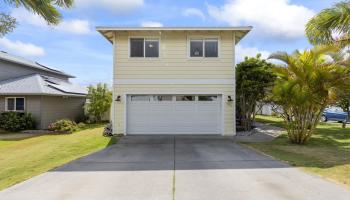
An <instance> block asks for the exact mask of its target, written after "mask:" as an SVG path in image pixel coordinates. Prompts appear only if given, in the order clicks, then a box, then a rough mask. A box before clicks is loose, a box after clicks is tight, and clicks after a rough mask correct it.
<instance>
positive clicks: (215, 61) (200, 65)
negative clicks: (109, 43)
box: [114, 31, 234, 79]
mask: <svg viewBox="0 0 350 200" xmlns="http://www.w3.org/2000/svg"><path fill="white" fill-rule="evenodd" d="M130 37H146V38H159V40H160V51H159V54H160V55H159V58H129V38H130ZM202 37H204V38H218V39H219V57H218V58H190V57H189V56H188V51H189V50H188V42H189V39H190V38H202ZM233 38H234V33H233V32H210V33H209V32H200V33H197V32H162V33H158V34H157V35H154V33H152V34H150V33H148V32H142V31H139V32H120V33H119V32H118V34H117V36H116V40H115V42H116V44H117V46H116V49H115V56H116V58H117V60H116V63H115V64H114V66H115V70H114V72H115V73H114V79H160V78H161V79H232V78H233V75H234V70H233V55H234V54H233V48H234V39H233Z"/></svg>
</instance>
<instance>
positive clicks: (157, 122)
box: [126, 95, 222, 134]
mask: <svg viewBox="0 0 350 200" xmlns="http://www.w3.org/2000/svg"><path fill="white" fill-rule="evenodd" d="M126 115H127V128H126V129H127V130H126V131H127V134H220V133H221V118H222V117H221V96H220V95H129V96H128V97H127V114H126Z"/></svg>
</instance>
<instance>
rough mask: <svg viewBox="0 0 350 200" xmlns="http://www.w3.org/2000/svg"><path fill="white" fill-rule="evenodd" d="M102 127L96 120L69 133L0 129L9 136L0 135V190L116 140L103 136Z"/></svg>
mask: <svg viewBox="0 0 350 200" xmlns="http://www.w3.org/2000/svg"><path fill="white" fill-rule="evenodd" d="M102 131H103V125H101V124H100V125H89V126H87V127H86V128H85V130H80V131H78V132H75V133H72V134H63V135H39V136H34V137H30V138H26V137H20V135H23V133H1V134H0V136H2V135H3V134H6V135H10V134H11V135H13V138H12V139H11V138H6V139H4V140H1V139H0V169H1V170H0V180H1V181H0V190H1V189H4V188H6V187H9V186H11V185H13V184H16V183H19V182H22V181H24V180H26V179H29V178H31V177H33V176H35V175H38V174H41V173H43V172H46V171H48V170H50V169H53V168H55V167H58V166H61V165H63V164H65V163H67V162H69V161H72V160H75V159H77V158H79V157H82V156H85V155H88V154H90V153H92V152H95V151H98V150H101V149H103V148H105V147H107V146H109V145H112V144H115V143H116V140H117V139H116V138H115V137H112V138H106V137H103V136H102Z"/></svg>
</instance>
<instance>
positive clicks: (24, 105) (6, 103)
mask: <svg viewBox="0 0 350 200" xmlns="http://www.w3.org/2000/svg"><path fill="white" fill-rule="evenodd" d="M8 99H14V110H8ZM17 99H23V110H17ZM25 110H26V98H25V97H5V111H6V112H25Z"/></svg>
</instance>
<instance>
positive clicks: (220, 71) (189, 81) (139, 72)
mask: <svg viewBox="0 0 350 200" xmlns="http://www.w3.org/2000/svg"><path fill="white" fill-rule="evenodd" d="M234 34H235V33H234V32H232V31H222V32H220V31H211V32H206V31H186V32H185V31H182V32H181V31H176V32H171V31H170V32H169V31H163V32H160V31H155V32H145V31H131V32H117V33H115V38H114V76H113V77H114V89H113V91H114V97H116V96H118V95H120V96H122V97H123V98H125V94H133V93H134V94H136V93H149V94H157V93H168V94H181V93H183V94H191V93H197V94H198V93H203V94H205V93H207V94H208V93H213V94H223V95H224V96H223V99H224V105H223V106H224V113H223V115H224V125H223V126H224V134H225V135H233V134H235V106H234V105H235V104H234V102H227V97H228V96H231V97H232V99H235V84H234V77H235V71H234V48H235V47H234V44H235V41H234ZM202 36H203V37H205V38H214V37H215V38H216V37H217V38H219V57H218V58H189V56H188V51H189V49H188V48H189V45H188V42H189V40H188V39H189V38H196V37H202ZM130 37H149V38H159V39H160V50H159V54H160V57H159V58H129V38H130ZM157 82H158V83H157ZM137 83H138V84H137ZM113 103H114V110H113V112H114V114H113V116H114V117H113V119H112V120H113V122H114V131H115V133H124V128H125V125H124V124H125V107H126V106H125V103H126V101H125V99H122V101H121V102H116V101H114V102H113Z"/></svg>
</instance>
